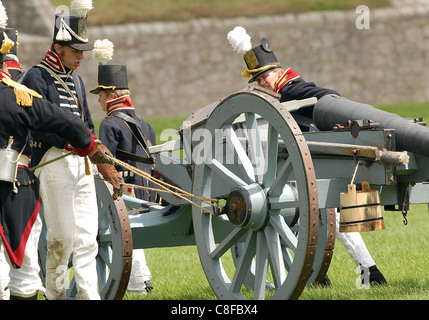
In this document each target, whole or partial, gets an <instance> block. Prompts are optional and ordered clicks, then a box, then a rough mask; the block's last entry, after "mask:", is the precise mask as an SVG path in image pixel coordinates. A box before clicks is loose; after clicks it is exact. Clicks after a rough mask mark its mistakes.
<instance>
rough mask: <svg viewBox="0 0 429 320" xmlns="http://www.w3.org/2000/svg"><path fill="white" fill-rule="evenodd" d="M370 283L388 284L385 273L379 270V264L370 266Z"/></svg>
mask: <svg viewBox="0 0 429 320" xmlns="http://www.w3.org/2000/svg"><path fill="white" fill-rule="evenodd" d="M369 283H370V284H371V285H374V284H377V285H380V286H382V285H386V284H387V281H386V279H385V278H384V276H383V274H382V273H381V272H380V270H378V268H377V266H375V265H374V266H372V267H369Z"/></svg>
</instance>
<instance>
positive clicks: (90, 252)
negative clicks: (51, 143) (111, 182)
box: [39, 148, 100, 300]
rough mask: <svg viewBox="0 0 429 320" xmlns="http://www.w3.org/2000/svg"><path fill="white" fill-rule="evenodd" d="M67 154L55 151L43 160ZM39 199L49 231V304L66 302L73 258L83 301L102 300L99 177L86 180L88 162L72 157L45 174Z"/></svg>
mask: <svg viewBox="0 0 429 320" xmlns="http://www.w3.org/2000/svg"><path fill="white" fill-rule="evenodd" d="M63 154H65V151H64V150H60V149H57V148H51V149H50V150H49V151H48V152H47V153H46V155H45V158H44V160H45V161H49V160H51V159H55V158H57V157H59V156H61V155H63ZM39 179H40V195H41V197H42V202H43V208H44V218H45V223H46V228H47V230H48V242H47V247H48V252H47V258H46V273H47V274H46V293H45V295H46V298H47V299H49V300H61V299H65V297H66V296H65V289H66V287H67V275H66V271H67V265H68V261H69V257H70V254H73V273H74V276H75V280H76V286H77V292H78V297H79V299H80V300H99V299H100V295H99V293H98V290H97V269H96V261H95V257H96V256H97V253H98V244H97V240H96V237H97V233H98V208H97V202H96V191H95V184H94V176H93V175H92V174H90V175H86V173H85V162H84V159H83V158H81V157H79V156H77V155H73V156H67V157H65V158H63V159H60V160H57V161H54V162H53V163H50V164H48V165H46V166H44V167H42V168H41V170H40V175H39Z"/></svg>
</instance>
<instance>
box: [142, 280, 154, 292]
mask: <svg viewBox="0 0 429 320" xmlns="http://www.w3.org/2000/svg"><path fill="white" fill-rule="evenodd" d="M144 284H145V286H146V291H147V292H148V293H149V292H150V291H152V290H153V285H152V282H150V280H147V281H145V282H144Z"/></svg>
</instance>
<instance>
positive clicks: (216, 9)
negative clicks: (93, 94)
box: [51, 0, 390, 25]
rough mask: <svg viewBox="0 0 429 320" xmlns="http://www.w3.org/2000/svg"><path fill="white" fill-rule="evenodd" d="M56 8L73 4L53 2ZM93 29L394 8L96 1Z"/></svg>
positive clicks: (268, 1) (355, 1) (339, 1)
mask: <svg viewBox="0 0 429 320" xmlns="http://www.w3.org/2000/svg"><path fill="white" fill-rule="evenodd" d="M51 2H52V3H53V4H54V6H56V7H57V6H59V5H64V4H65V5H68V3H69V1H65V0H51ZM93 4H94V5H93V6H94V9H93V10H92V11H91V12H90V18H89V19H88V23H89V25H102V24H122V23H131V22H148V21H165V20H189V19H192V18H207V17H217V18H226V17H235V16H248V17H249V16H250V17H252V16H257V15H265V14H284V13H297V12H305V11H321V10H353V9H355V8H356V7H357V6H358V5H362V4H365V5H367V6H369V7H370V8H375V7H382V6H387V5H390V0H365V1H362V0H323V1H320V0H156V1H155V0H93Z"/></svg>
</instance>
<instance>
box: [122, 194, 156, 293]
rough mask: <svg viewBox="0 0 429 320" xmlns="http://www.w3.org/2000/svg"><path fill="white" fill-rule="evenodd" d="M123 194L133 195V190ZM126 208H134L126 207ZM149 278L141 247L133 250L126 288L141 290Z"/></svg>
mask: <svg viewBox="0 0 429 320" xmlns="http://www.w3.org/2000/svg"><path fill="white" fill-rule="evenodd" d="M124 194H126V195H128V196H131V197H135V194H134V190H133V189H131V190H129V189H127V190H125V192H124ZM127 209H128V210H133V209H135V208H131V207H127ZM150 279H151V273H150V269H149V267H148V266H147V264H146V257H145V254H144V250H143V249H134V250H133V262H132V264H131V274H130V280H129V281H128V287H127V290H129V291H143V290H144V289H145V288H146V285H145V284H144V282H145V281H149V280H150Z"/></svg>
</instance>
